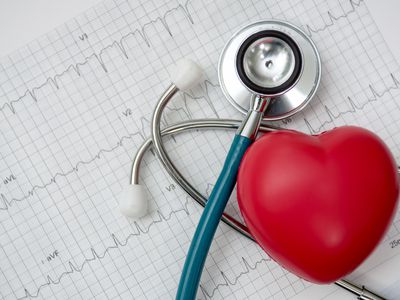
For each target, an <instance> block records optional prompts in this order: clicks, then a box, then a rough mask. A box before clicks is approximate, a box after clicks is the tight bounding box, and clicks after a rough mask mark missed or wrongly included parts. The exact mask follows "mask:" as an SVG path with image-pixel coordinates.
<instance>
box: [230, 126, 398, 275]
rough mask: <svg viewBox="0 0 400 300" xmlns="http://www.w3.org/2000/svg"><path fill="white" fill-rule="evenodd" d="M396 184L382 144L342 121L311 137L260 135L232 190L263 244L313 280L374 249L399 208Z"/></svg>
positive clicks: (346, 267)
mask: <svg viewBox="0 0 400 300" xmlns="http://www.w3.org/2000/svg"><path fill="white" fill-rule="evenodd" d="M398 186H399V182H398V176H397V167H396V164H395V161H394V159H393V157H392V155H391V153H390V151H389V149H388V148H387V147H386V145H385V144H384V143H383V142H382V141H381V140H380V139H379V138H378V137H377V136H376V135H375V134H373V133H371V132H370V131H368V130H365V129H362V128H358V127H353V126H344V127H339V128H335V129H333V130H330V131H327V132H324V133H322V134H320V135H316V136H311V135H306V134H303V133H299V132H295V131H277V132H272V133H268V134H265V135H264V136H262V137H261V138H260V139H258V140H257V141H256V142H255V143H254V144H253V145H252V146H251V147H250V148H249V149H248V151H247V152H246V154H245V156H244V158H243V160H242V163H241V165H240V169H239V174H238V181H237V193H238V201H239V207H240V210H241V213H242V215H243V218H244V220H245V223H246V225H247V226H248V228H249V230H250V232H251V233H252V235H253V236H254V238H255V239H256V240H257V242H258V243H259V244H260V245H261V247H262V248H263V249H264V250H265V251H266V252H267V253H268V254H269V255H270V256H271V257H272V258H273V259H274V260H275V261H276V262H278V263H279V264H280V265H282V266H283V267H284V268H286V269H287V270H289V271H291V272H292V273H294V274H296V275H297V276H299V277H302V278H304V279H306V280H308V281H311V282H315V283H329V282H333V281H335V280H338V279H340V278H342V277H343V276H345V275H346V274H348V273H350V272H351V271H353V270H354V269H355V268H356V267H357V266H358V265H359V264H360V263H361V262H362V261H363V260H364V259H365V258H366V257H367V256H368V255H369V254H370V253H371V252H372V251H373V249H374V248H375V247H376V245H377V244H378V243H379V241H380V240H381V238H382V237H383V235H384V233H385V231H386V230H387V228H388V227H389V225H390V223H391V221H392V218H393V216H394V213H395V210H396V207H397V198H398V192H399V188H398Z"/></svg>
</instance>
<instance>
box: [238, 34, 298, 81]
mask: <svg viewBox="0 0 400 300" xmlns="http://www.w3.org/2000/svg"><path fill="white" fill-rule="evenodd" d="M294 63H295V58H294V53H293V50H292V48H291V47H290V46H289V45H288V44H287V43H286V42H285V41H283V40H281V39H279V38H276V37H263V38H260V39H258V40H256V41H254V42H253V43H252V44H251V45H250V46H249V47H248V48H247V50H246V51H245V54H244V59H243V66H244V71H245V73H246V75H247V77H248V78H249V79H250V80H251V81H253V82H254V83H255V84H257V85H259V86H262V87H265V88H273V87H278V86H280V85H282V84H283V83H285V82H286V81H287V80H288V79H289V77H290V76H291V75H292V74H293V70H294Z"/></svg>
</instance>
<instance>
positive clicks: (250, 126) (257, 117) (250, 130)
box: [236, 96, 271, 140]
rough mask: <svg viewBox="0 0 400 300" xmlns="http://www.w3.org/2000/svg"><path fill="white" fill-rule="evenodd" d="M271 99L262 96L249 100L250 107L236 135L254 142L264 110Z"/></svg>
mask: <svg viewBox="0 0 400 300" xmlns="http://www.w3.org/2000/svg"><path fill="white" fill-rule="evenodd" d="M270 101H271V98H268V97H264V96H255V97H253V98H252V100H251V102H252V103H251V107H250V110H249V111H248V113H247V115H246V118H245V119H244V120H243V122H242V124H241V125H240V127H239V128H238V130H237V132H236V134H238V135H241V136H245V137H248V138H249V139H250V140H254V139H255V138H256V136H257V133H258V129H259V127H260V123H261V121H262V118H263V115H264V112H265V109H266V108H267V107H268V105H269V103H270Z"/></svg>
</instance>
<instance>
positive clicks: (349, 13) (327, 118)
mask: <svg viewBox="0 0 400 300" xmlns="http://www.w3.org/2000/svg"><path fill="white" fill-rule="evenodd" d="M269 18H274V19H281V20H287V21H290V22H292V23H294V24H296V25H298V26H300V27H301V28H303V29H304V30H305V32H306V33H307V34H308V35H309V36H310V37H311V38H312V39H313V40H314V41H315V43H316V45H317V47H318V49H319V51H320V54H321V59H322V62H323V67H322V82H321V87H320V89H319V91H318V93H317V95H316V96H315V97H314V99H313V100H312V102H311V103H310V105H309V106H308V108H307V109H305V110H304V111H303V112H301V113H299V114H298V115H296V116H295V117H293V118H291V119H289V120H286V121H285V122H284V123H283V122H278V123H276V124H275V125H279V126H282V127H287V128H295V129H297V130H301V131H304V132H307V133H318V132H321V131H324V130H327V129H330V128H333V127H335V126H340V125H344V124H355V125H359V126H362V127H365V128H368V129H370V130H372V131H374V132H375V133H377V134H378V135H379V136H380V137H381V138H382V139H383V140H384V141H385V142H386V143H387V144H388V146H389V147H390V149H391V150H392V152H393V154H394V155H395V158H396V160H397V161H398V162H400V110H399V99H400V91H399V89H400V81H399V80H400V69H399V65H398V64H397V63H396V61H395V60H394V58H393V56H392V54H391V52H390V50H389V49H388V47H387V46H386V44H385V42H384V40H383V38H382V36H381V34H380V32H379V30H378V29H377V26H376V25H375V23H374V21H373V19H372V18H371V16H370V14H369V12H368V9H367V7H366V5H365V3H364V1H362V0H358V1H357V0H350V1H349V0H339V1H322V0H304V1H303V0H296V1H288V0H281V1H278V0H266V1H257V0H253V1H239V0H235V1H228V0H215V1H214V0H187V1H186V2H185V1H181V2H179V1H176V0H171V1H155V0H146V1H145V0H106V1H104V2H102V3H101V4H99V5H98V6H95V7H93V8H92V9H89V10H88V11H86V12H85V13H83V14H82V15H79V16H77V17H76V18H74V19H72V20H70V21H68V22H67V23H65V24H64V25H62V26H60V27H58V28H56V29H54V30H52V31H50V32H49V33H48V34H46V35H43V36H41V37H39V38H37V39H36V40H34V41H32V42H30V43H29V44H27V45H26V46H24V47H22V48H21V49H19V50H17V51H15V52H13V53H11V54H10V55H8V56H5V57H3V58H1V59H0V111H1V112H0V128H1V130H0V132H1V134H0V155H1V159H0V298H1V299H29V298H33V299H36V298H38V299H93V298H97V299H117V298H118V299H121V298H122V299H132V298H133V299H171V298H173V297H174V296H175V293H176V289H177V285H178V281H179V277H180V274H181V270H182V267H183V263H184V259H185V255H186V253H187V249H188V247H189V244H190V241H191V238H192V236H193V233H194V229H195V226H196V224H197V222H198V220H199V217H200V214H201V211H202V209H201V208H200V207H199V206H198V205H196V204H195V203H194V202H193V201H192V200H191V199H190V198H189V197H188V196H187V195H186V194H185V193H184V191H182V190H181V189H180V188H179V187H178V186H177V185H176V184H175V183H174V182H173V181H172V180H171V178H170V177H169V176H168V175H167V174H166V172H165V171H164V170H163V169H162V168H161V165H160V163H159V162H158V161H157V159H156V158H155V157H154V155H153V154H152V153H151V152H149V153H148V154H147V155H146V157H145V160H144V162H143V165H142V169H141V171H142V173H141V181H142V182H143V184H144V185H145V187H146V192H147V194H148V195H149V198H150V211H151V213H150V214H149V216H146V217H144V218H143V219H141V220H138V221H132V220H128V219H126V218H124V217H122V216H121V214H120V212H119V211H118V201H119V199H120V197H121V191H122V189H123V187H124V186H125V185H127V184H128V183H129V174H130V166H131V162H132V158H133V155H134V153H135V151H136V150H137V149H138V147H139V146H140V145H141V144H142V142H143V140H144V139H145V138H146V137H147V136H148V135H149V120H150V119H151V114H152V111H153V107H154V105H155V103H156V102H157V99H158V97H159V95H160V94H161V93H162V92H163V90H164V89H165V88H166V87H167V86H168V84H169V78H170V72H171V67H173V66H174V63H175V62H176V61H177V60H178V59H180V58H182V57H188V58H191V59H193V60H194V61H196V62H198V63H199V64H200V65H201V66H202V67H203V68H204V70H205V81H204V82H203V83H202V84H201V85H200V86H199V87H196V88H194V89H192V90H191V91H190V92H188V93H184V94H180V95H179V96H178V97H177V98H176V100H174V101H173V102H172V103H171V104H170V105H169V106H168V108H167V109H166V112H165V116H164V118H163V120H162V124H163V126H166V125H168V124H173V123H175V122H178V121H182V120H187V119H197V118H209V117H213V118H215V117H221V118H235V119H239V118H240V117H241V115H240V114H239V113H238V112H236V111H235V110H234V109H233V108H232V107H231V106H230V105H229V104H228V102H227V101H226V99H225V98H224V97H223V95H222V93H221V90H220V88H219V84H218V78H217V70H216V66H217V62H218V58H219V54H220V52H221V50H222V47H223V46H224V44H225V43H226V41H227V40H228V39H229V38H230V36H231V35H232V34H233V33H234V32H235V31H236V30H237V29H238V27H240V26H243V25H244V24H247V23H248V22H251V21H255V20H258V19H269ZM231 140H232V132H223V131H205V132H198V131H193V132H189V133H184V134H182V135H178V136H175V137H174V138H172V139H168V140H166V147H167V149H168V150H169V153H170V155H171V157H172V159H173V160H174V161H175V162H176V163H177V166H178V167H179V169H180V170H181V172H182V173H183V174H184V175H185V176H187V177H188V178H189V179H190V181H191V182H192V183H193V184H194V185H195V186H196V187H197V188H198V189H199V190H200V191H202V192H203V193H204V194H208V193H209V192H210V190H211V189H212V186H213V183H214V182H215V180H216V176H217V174H218V170H220V169H221V167H222V162H223V160H224V157H225V155H226V152H227V150H228V145H229V144H230V142H231ZM227 211H228V212H230V213H232V214H234V215H236V216H238V208H237V203H236V200H235V199H234V197H232V199H231V201H230V203H229V205H228V207H227ZM288 238H290V237H288ZM395 241H400V216H399V214H397V215H396V217H395V219H394V222H393V225H392V226H391V228H390V230H389V232H388V233H387V236H386V237H385V239H384V240H383V241H382V243H381V245H380V247H379V249H380V250H382V251H384V252H385V253H386V254H385V256H382V257H381V258H379V259H378V261H377V265H379V264H380V262H383V261H385V260H386V259H387V258H390V257H396V256H397V258H398V259H400V246H399V247H397V246H394V247H393V245H395ZM398 244H400V242H399V243H398ZM375 267H376V265H371V266H370V267H368V268H367V270H363V271H358V270H357V271H356V272H355V273H354V274H352V275H353V277H354V278H355V281H356V283H359V284H363V282H357V278H358V276H362V275H363V274H365V272H373V270H374V268H375ZM311 288H312V285H311V284H310V283H307V282H305V281H303V280H301V279H299V278H297V277H296V276H294V275H292V274H291V273H289V272H287V271H285V270H284V269H282V268H281V267H280V266H279V265H278V264H277V263H275V262H274V261H272V260H271V259H270V258H269V257H268V256H267V255H266V254H265V253H264V252H263V251H262V250H261V249H260V248H259V247H258V246H257V245H256V244H254V243H253V242H251V241H249V240H247V239H246V238H244V237H242V236H240V235H239V234H238V233H236V232H234V231H233V230H232V229H230V228H228V227H227V226H226V225H224V224H221V225H220V226H219V228H218V231H217V233H216V237H215V240H214V242H213V244H212V247H211V250H210V254H209V256H208V259H207V262H206V265H205V269H204V272H203V276H202V278H201V286H200V289H199V292H198V298H199V299H211V298H212V299H290V298H292V297H294V296H299V295H301V294H302V293H303V292H305V291H307V290H309V289H311ZM336 289H337V288H335V287H334V286H330V287H327V289H326V292H324V294H323V295H322V296H321V297H326V296H328V295H330V294H331V293H332V292H334V291H335V290H336ZM378 291H379V292H381V293H383V294H384V295H388V296H390V297H392V296H393V298H395V297H397V296H398V297H400V290H399V289H398V287H397V288H396V287H394V285H392V286H391V287H390V288H389V287H388V288H385V287H381V288H380V289H379V287H378Z"/></svg>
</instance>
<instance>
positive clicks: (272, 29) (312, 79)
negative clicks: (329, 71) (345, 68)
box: [218, 20, 321, 121]
mask: <svg viewBox="0 0 400 300" xmlns="http://www.w3.org/2000/svg"><path fill="white" fill-rule="evenodd" d="M282 68H284V69H282ZM218 76H219V81H220V85H221V89H222V91H223V93H224V94H225V96H226V97H227V99H228V100H229V101H230V102H231V103H232V104H233V106H234V107H235V108H236V109H238V110H239V111H241V112H242V113H244V114H245V113H247V111H248V109H249V105H250V103H251V98H252V97H254V96H255V95H261V96H268V97H272V98H273V99H272V101H271V103H270V104H269V106H268V108H267V110H266V112H265V113H264V120H268V121H272V120H280V119H284V118H287V117H289V116H291V115H293V114H295V113H296V112H298V111H300V110H301V109H303V108H304V107H305V106H306V105H307V103H308V102H309V101H310V100H311V98H312V97H313V96H314V94H315V92H316V90H317V88H318V85H319V82H320V78H321V60H320V57H319V54H318V51H317V49H316V46H315V45H314V43H313V42H312V40H311V39H310V38H309V37H308V36H307V35H306V34H305V33H304V32H303V31H302V30H301V29H299V28H298V27H295V26H293V25H291V24H289V23H286V22H283V21H275V20H274V21H260V22H256V23H253V24H250V25H247V26H245V27H243V28H242V29H240V30H239V31H238V32H236V33H235V34H234V35H233V37H232V38H231V40H230V41H229V42H228V43H227V44H226V46H225V48H224V49H223V51H222V54H221V56H220V60H219V64H218Z"/></svg>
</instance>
